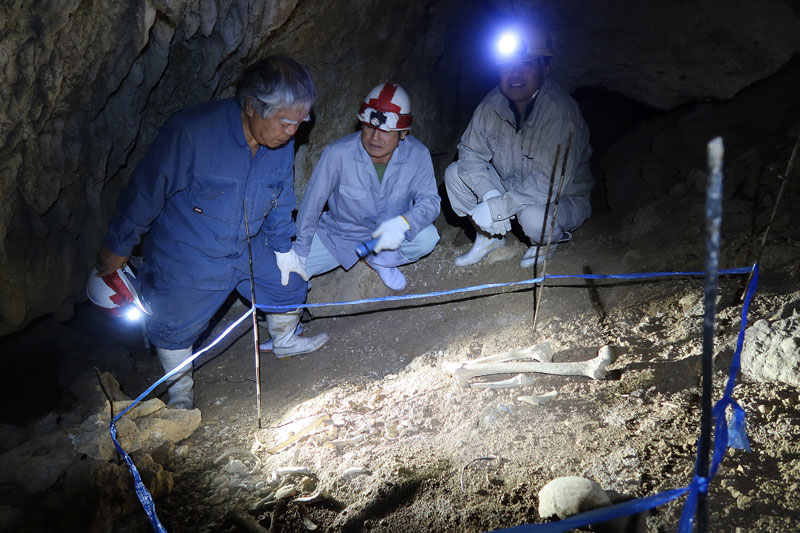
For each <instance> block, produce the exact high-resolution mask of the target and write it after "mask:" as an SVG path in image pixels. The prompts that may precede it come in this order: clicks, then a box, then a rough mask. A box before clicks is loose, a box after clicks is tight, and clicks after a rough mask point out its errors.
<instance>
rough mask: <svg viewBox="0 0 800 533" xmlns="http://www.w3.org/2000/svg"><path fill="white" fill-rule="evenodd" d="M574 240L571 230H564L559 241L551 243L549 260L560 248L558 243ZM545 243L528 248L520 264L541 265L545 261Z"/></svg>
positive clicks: (526, 265) (522, 265)
mask: <svg viewBox="0 0 800 533" xmlns="http://www.w3.org/2000/svg"><path fill="white" fill-rule="evenodd" d="M570 240H572V233H570V232H569V231H562V232H561V238H560V239H558V240H557V241H554V242H551V243H550V250H549V251H548V253H547V260H548V261H550V260H551V259H552V258H553V256H554V255H556V249H558V245H559V244H561V243H564V242H568V241H570ZM545 248H546V246H545V245H543V244H542V245H539V244H535V243H534V245H533V246H531V247H530V248H528V250H527V251H526V252H525V255H523V256H522V261H520V262H519V266H521V267H522V268H528V267H532V266H533V265H541V264H543V263H544V250H545Z"/></svg>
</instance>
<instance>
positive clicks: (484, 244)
mask: <svg viewBox="0 0 800 533" xmlns="http://www.w3.org/2000/svg"><path fill="white" fill-rule="evenodd" d="M505 245H506V238H505V237H500V238H499V239H495V238H493V237H492V236H491V235H488V234H486V233H484V232H482V231H481V230H477V233H476V235H475V242H474V243H473V244H472V248H470V249H469V251H468V252H467V253H465V254H463V255H459V256H458V257H456V260H455V265H456V266H460V267H463V266H467V265H474V264H475V263H477V262H479V261H480V260H481V259H483V258H484V257H486V254H488V253H489V252H492V251H494V250H497V249H498V248H500V247H501V246H505Z"/></svg>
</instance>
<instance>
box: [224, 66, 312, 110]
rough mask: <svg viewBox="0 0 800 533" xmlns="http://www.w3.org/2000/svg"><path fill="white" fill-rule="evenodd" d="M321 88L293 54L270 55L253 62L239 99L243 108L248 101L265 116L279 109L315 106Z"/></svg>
mask: <svg viewBox="0 0 800 533" xmlns="http://www.w3.org/2000/svg"><path fill="white" fill-rule="evenodd" d="M316 99H317V91H316V89H315V88H314V81H313V80H312V79H311V74H309V73H308V71H307V70H306V69H305V67H303V65H301V64H300V63H298V62H297V61H295V60H294V59H292V58H290V57H285V56H270V57H265V58H264V59H262V60H260V61H258V62H256V63H254V64H252V65H250V66H249V67H247V68H246V69H245V71H244V72H243V73H242V76H241V77H240V78H239V83H238V84H237V86H236V101H237V102H239V107H241V108H242V110H247V102H248V101H250V105H251V106H252V108H253V111H255V112H256V113H258V114H260V115H261V116H262V117H263V118H267V117H271V116H272V115H274V114H275V113H276V112H277V111H278V110H279V109H282V108H287V107H297V106H301V105H305V106H308V107H311V104H313V103H314V100H316Z"/></svg>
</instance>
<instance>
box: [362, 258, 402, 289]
mask: <svg viewBox="0 0 800 533" xmlns="http://www.w3.org/2000/svg"><path fill="white" fill-rule="evenodd" d="M364 261H365V262H366V263H367V266H368V267H370V268H371V269H372V270H374V271H375V272H377V274H378V277H380V278H381V281H382V282H383V284H384V285H386V286H387V287H389V288H390V289H392V290H393V291H402V290H403V289H405V288H406V277H405V276H404V275H403V273H402V272H400V269H399V268H397V267H398V266H399V265H407V264H408V263H410V261H409V260H408V259H407V258H406V257H405V256H404V255H403V254H401V253H400V252H398V251H397V250H386V251H384V252H381V253H379V254H377V255H375V256H370V257H367V258H366V259H364Z"/></svg>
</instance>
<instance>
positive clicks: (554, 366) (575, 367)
mask: <svg viewBox="0 0 800 533" xmlns="http://www.w3.org/2000/svg"><path fill="white" fill-rule="evenodd" d="M613 361H614V351H613V350H612V349H611V347H610V346H603V347H601V348H600V350H598V352H597V357H595V358H594V359H590V360H588V361H579V362H575V363H537V362H529V361H523V362H505V363H485V364H479V365H474V364H469V363H464V364H462V365H461V366H459V367H457V368H452V367H450V369H448V368H445V371H446V372H448V373H450V374H452V376H453V378H454V379H455V380H456V383H458V386H459V387H466V386H467V385H469V380H470V379H472V378H474V377H478V376H491V375H494V374H518V373H528V372H535V373H538V374H552V375H557V376H586V377H590V378H592V379H605V377H606V368H607V367H608V365H610V364H611V363H612V362H613Z"/></svg>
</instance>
